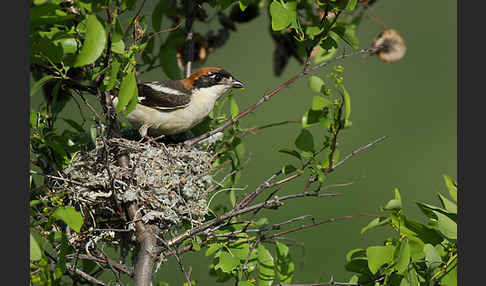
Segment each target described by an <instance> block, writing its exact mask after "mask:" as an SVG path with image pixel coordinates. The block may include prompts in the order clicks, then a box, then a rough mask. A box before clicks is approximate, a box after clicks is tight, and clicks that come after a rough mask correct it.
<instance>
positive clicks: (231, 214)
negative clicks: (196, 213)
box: [164, 193, 340, 256]
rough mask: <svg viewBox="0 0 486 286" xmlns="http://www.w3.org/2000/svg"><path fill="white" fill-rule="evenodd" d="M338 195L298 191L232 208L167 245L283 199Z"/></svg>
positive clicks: (336, 194)
mask: <svg viewBox="0 0 486 286" xmlns="http://www.w3.org/2000/svg"><path fill="white" fill-rule="evenodd" d="M338 195H340V194H339V193H327V194H316V193H298V194H291V195H286V196H282V197H277V198H274V199H272V200H269V201H265V202H262V203H259V204H255V205H252V206H249V207H246V208H243V209H236V208H234V209H232V210H231V211H229V212H227V213H226V214H223V215H221V216H219V217H217V218H214V219H212V220H210V221H208V222H206V223H203V224H201V225H200V226H197V227H195V228H192V229H189V230H187V231H186V232H184V233H183V234H181V235H179V236H177V237H175V238H173V239H172V240H170V241H168V242H167V244H168V245H169V246H172V245H177V244H179V243H181V242H182V241H184V240H185V239H187V238H189V237H192V236H194V235H196V234H199V233H202V232H204V231H205V230H207V229H209V228H210V227H212V226H214V225H217V224H219V223H221V222H223V221H225V220H227V219H230V218H233V217H235V216H239V215H242V214H245V213H249V212H252V211H255V210H257V209H261V208H269V209H272V208H273V209H275V208H278V207H279V206H281V205H282V201H285V200H290V199H296V198H304V197H318V198H323V197H335V196H338ZM189 250H190V248H189ZM177 253H180V252H179V251H177ZM173 254H174V253H171V254H167V255H173ZM167 255H164V256H167Z"/></svg>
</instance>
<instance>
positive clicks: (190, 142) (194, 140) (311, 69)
mask: <svg viewBox="0 0 486 286" xmlns="http://www.w3.org/2000/svg"><path fill="white" fill-rule="evenodd" d="M377 50H379V47H378V48H367V49H361V50H358V51H356V52H353V53H350V54H342V55H340V56H337V57H335V58H334V59H332V60H329V61H327V62H322V63H320V64H317V65H314V66H312V67H306V69H305V70H303V71H302V72H300V73H299V74H297V75H295V76H294V77H292V78H290V79H289V80H287V81H286V82H284V83H283V84H281V85H280V86H279V87H277V88H275V89H273V90H272V91H270V92H268V93H266V94H265V95H264V96H263V97H262V98H261V99H260V100H258V101H257V102H256V103H255V104H253V105H251V106H250V107H248V108H247V109H246V110H244V111H242V112H240V113H239V114H238V115H236V116H235V117H233V118H231V119H229V120H228V121H226V122H225V123H223V124H222V125H220V126H219V127H217V128H215V129H213V130H211V131H208V132H206V133H204V134H202V135H200V136H198V137H195V138H192V139H189V140H186V141H185V142H184V144H185V145H186V146H192V145H194V144H196V143H197V142H199V141H201V140H204V139H206V138H208V137H210V136H212V135H214V134H216V133H218V132H221V131H223V130H224V129H226V128H227V127H228V126H230V125H232V124H234V123H235V122H237V121H238V120H240V119H241V118H243V117H245V116H246V115H248V114H249V113H251V112H252V111H253V110H255V109H256V108H258V107H259V106H260V105H262V104H263V103H264V102H266V101H269V100H270V98H271V97H272V96H274V95H276V94H277V93H279V92H280V91H281V90H282V89H284V88H286V87H289V86H290V85H291V84H293V83H294V82H295V81H297V80H298V79H300V78H302V77H304V76H306V75H308V74H309V73H311V72H314V71H316V70H318V69H320V68H322V67H325V66H328V65H329V64H330V63H333V62H335V61H338V60H342V59H344V58H347V57H350V56H356V55H360V54H367V53H373V52H376V51H377Z"/></svg>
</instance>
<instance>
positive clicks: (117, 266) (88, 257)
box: [66, 254, 133, 277]
mask: <svg viewBox="0 0 486 286" xmlns="http://www.w3.org/2000/svg"><path fill="white" fill-rule="evenodd" d="M73 257H74V255H72V254H70V255H66V258H73ZM78 258H79V259H85V260H91V261H94V262H100V263H107V264H109V265H111V266H113V267H114V268H115V269H116V270H118V271H120V272H123V273H125V274H127V275H128V276H130V277H133V269H132V268H130V267H128V266H126V265H123V264H119V263H117V262H115V261H114V260H112V259H110V258H106V259H103V258H100V257H96V256H92V255H88V254H79V255H78Z"/></svg>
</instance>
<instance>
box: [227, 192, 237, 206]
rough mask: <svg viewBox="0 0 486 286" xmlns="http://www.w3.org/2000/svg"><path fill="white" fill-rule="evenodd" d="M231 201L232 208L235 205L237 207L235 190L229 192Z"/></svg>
mask: <svg viewBox="0 0 486 286" xmlns="http://www.w3.org/2000/svg"><path fill="white" fill-rule="evenodd" d="M229 200H230V203H231V206H232V207H235V205H236V193H235V190H230V191H229Z"/></svg>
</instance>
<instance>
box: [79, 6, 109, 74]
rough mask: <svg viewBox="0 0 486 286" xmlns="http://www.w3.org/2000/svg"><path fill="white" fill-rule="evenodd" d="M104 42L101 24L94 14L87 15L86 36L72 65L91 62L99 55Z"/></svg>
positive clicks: (83, 64)
mask: <svg viewBox="0 0 486 286" xmlns="http://www.w3.org/2000/svg"><path fill="white" fill-rule="evenodd" d="M105 44H106V33H105V29H104V28H103V25H101V23H100V22H99V21H98V19H97V18H96V16H95V15H88V17H87V19H86V37H85V39H84V43H83V46H82V47H81V51H80V52H79V54H78V55H77V56H76V59H75V60H74V67H80V66H85V65H88V64H91V63H93V62H94V61H96V59H98V58H99V56H101V54H102V53H103V50H104V48H105Z"/></svg>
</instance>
